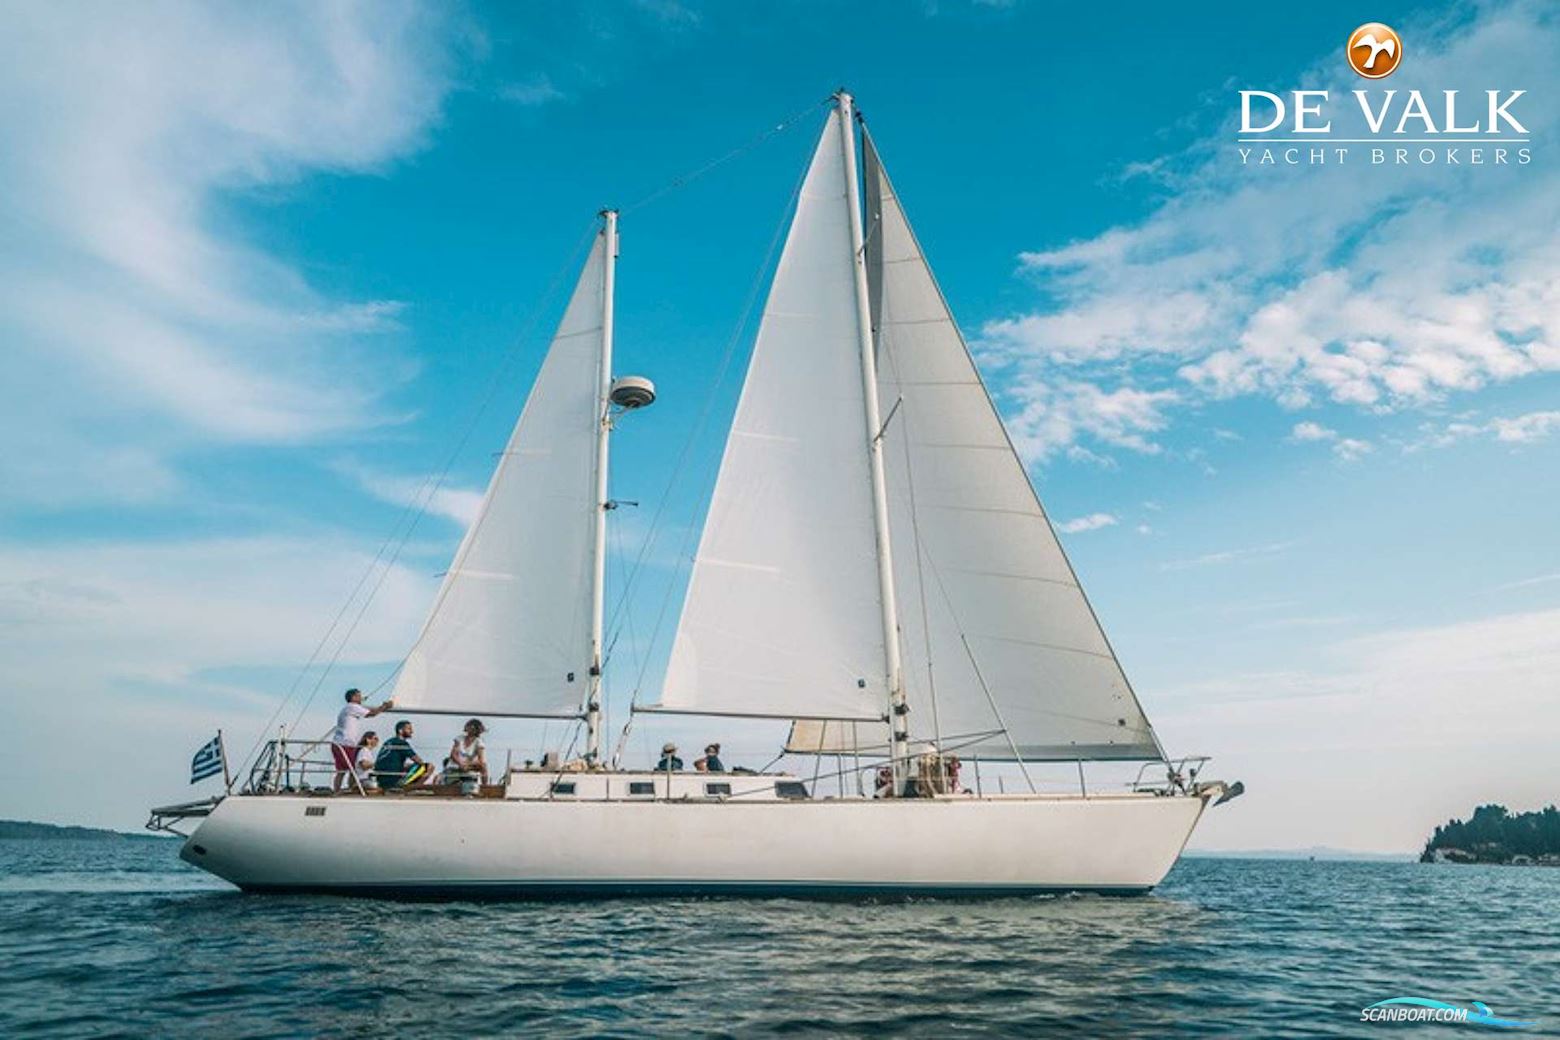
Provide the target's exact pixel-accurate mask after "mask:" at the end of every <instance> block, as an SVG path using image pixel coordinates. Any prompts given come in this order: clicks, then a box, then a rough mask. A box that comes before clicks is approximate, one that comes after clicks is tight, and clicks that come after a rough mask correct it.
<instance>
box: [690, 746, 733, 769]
mask: <svg viewBox="0 0 1560 1040" xmlns="http://www.w3.org/2000/svg"><path fill="white" fill-rule="evenodd" d="M693 768H695V769H697V770H698V771H699V772H701V773H724V772H725V771H726V767H725V766H724V765H723V764H722V763H721V760H720V745H719V744H709V745H707V746H706V747H705V748H704V757H703V758H696V759H694V760H693Z"/></svg>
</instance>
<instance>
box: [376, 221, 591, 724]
mask: <svg viewBox="0 0 1560 1040" xmlns="http://www.w3.org/2000/svg"><path fill="white" fill-rule="evenodd" d="M606 237H607V236H606V233H605V232H603V233H602V234H600V235H598V236H597V237H596V241H595V244H594V245H593V246H592V248H591V251H590V255H589V256H588V257H587V259H586V261H585V269H584V271H583V272H582V273H581V274H580V279H579V283H578V284H577V285H576V286H575V289H574V295H573V296H572V297H571V298H570V300H569V305H568V308H567V309H566V310H565V312H564V315H563V321H562V323H561V324H560V325H559V326H558V331H557V333H556V334H555V335H554V337H553V341H552V346H551V347H550V348H549V349H548V352H547V356H546V358H545V360H543V362H542V367H541V371H540V372H539V373H538V374H537V377H536V382H535V384H534V385H533V386H532V387H531V394H530V397H529V398H527V400H526V403H525V408H524V410H523V411H522V412H521V414H520V420H519V422H518V423H517V424H516V425H515V429H514V433H513V434H512V435H511V436H510V438H509V443H508V444H507V445H506V447H505V449H504V453H503V455H502V456H501V457H500V459H499V462H498V467H497V469H496V470H495V471H494V473H493V478H492V480H491V482H490V483H489V484H488V488H487V493H486V495H484V496H483V499H482V505H481V508H480V510H479V511H478V513H477V518H476V520H475V521H474V522H473V523H472V525H471V527H470V529H469V530H467V532H466V536H465V539H464V540H463V541H462V542H461V545H460V549H459V550H458V551H457V552H456V554H455V561H454V563H452V564H451V565H450V569H449V571H448V572H447V573H446V574H445V576H444V581H443V584H442V585H441V586H440V588H439V594H438V596H437V598H436V599H435V600H434V605H433V610H432V612H431V613H430V614H429V617H428V620H427V623H426V624H425V625H424V626H423V630H422V634H421V635H420V636H419V637H418V639H417V643H416V645H415V646H413V648H412V651H411V653H410V654H409V655H408V656H407V658H406V661H405V663H404V664H403V665H402V667H401V671H400V673H399V675H398V676H397V679H396V684H395V691H394V693H393V696H394V698H395V702H396V707H398V708H405V709H409V710H414V711H431V712H439V711H448V712H460V713H466V712H470V713H473V714H476V713H482V714H492V715H525V716H535V717H577V716H579V715H580V714H581V711H582V701H583V698H584V696H585V690H586V686H587V683H588V682H589V676H588V674H587V673H588V671H589V668H590V661H591V654H590V632H591V558H592V551H593V538H594V535H593V524H594V519H595V507H596V489H595V483H596V477H595V466H596V463H595V457H596V456H595V452H596V443H597V435H598V432H599V423H600V421H601V409H602V407H603V405H602V402H601V400H600V394H601V382H602V380H601V365H602V363H603V350H602V337H603V321H602V315H603V302H604V301H603V294H604V292H605V269H606V251H607V249H608V248H609V245H608V243H607V241H606Z"/></svg>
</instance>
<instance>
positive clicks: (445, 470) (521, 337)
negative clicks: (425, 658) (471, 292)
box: [262, 221, 598, 740]
mask: <svg viewBox="0 0 1560 1040" xmlns="http://www.w3.org/2000/svg"><path fill="white" fill-rule="evenodd" d="M597 233H598V229H597V227H596V222H595V221H592V222H591V225H590V227H589V228H588V229H587V231H586V233H585V234H583V235H582V236H581V237H580V239H579V240H578V241H577V242H576V243H575V245H574V248H573V249H572V250H570V252H569V257H568V259H567V260H565V261H564V263H563V264H562V265H561V266H560V267H559V268H558V269H557V271H556V272H555V273H554V274H553V277H552V279H551V281H550V282H549V283H548V285H547V287H546V288H545V289H544V290H543V291H542V295H541V296H540V297H539V298H538V299H537V302H536V305H535V306H534V307H532V308H531V312H530V314H529V315H527V317H526V319H525V321H524V322H523V323H522V324H521V329H520V332H519V334H518V335H517V336H516V337H515V339H514V341H513V345H512V346H511V347H510V348H509V349H508V350H506V351H505V355H506V356H504V357H503V358H502V359H501V360H500V363H499V365H498V367H497V369H496V370H495V371H494V373H493V376H492V378H491V379H490V380H489V381H488V385H487V387H486V389H485V390H484V392H483V394H482V396H481V399H480V400H479V401H478V403H477V406H476V408H475V409H474V410H473V411H472V413H471V417H470V418H469V419H468V420H467V422H466V425H465V428H464V429H463V430H462V431H461V434H460V436H459V437H458V438H457V440H456V443H455V446H454V448H452V449H451V450H450V452H449V454H448V455H447V456H446V457H445V459H444V464H443V465H442V466H441V467H440V468H439V471H438V473H437V474H436V475H435V476H434V477H433V478H432V479H431V482H430V483H428V484H427V485H426V487H427V493H426V494H424V495H423V496H422V497H421V499H420V500H417V499H415V498H414V500H413V503H412V505H414V506H415V507H416V508H415V511H414V512H413V515H412V516H411V522H410V523H409V524H408V526H407V528H406V530H405V531H404V532H402V533H401V535H400V538H399V540H398V541H397V542H396V543H395V549H394V552H393V553H392V555H391V557H390V559H389V561H388V562H387V563H386V564H385V566H384V570H383V572H382V573H381V574H380V576H379V580H378V581H377V582H376V583H375V585H374V588H373V590H372V591H371V592H370V593H369V595H368V598H367V599H366V600H365V601H364V602H363V604H362V606H361V608H360V609H359V611H358V614H357V617H356V618H354V619H353V622H352V626H351V627H350V628H349V629H348V631H347V633H346V635H345V636H344V637H343V638H342V641H341V644H340V645H339V646H338V647H337V648H336V652H335V654H333V655H332V657H331V660H330V662H329V663H328V664H327V665H326V666H325V671H324V672H322V673H321V675H320V678H319V680H318V681H317V682H316V683H315V686H314V689H313V690H312V691H311V692H310V694H309V698H308V700H307V701H305V702H304V704H303V707H301V708H299V709H298V714H297V717H296V719H295V720H294V722H293V725H294V726H296V725H297V724H298V722H299V721H301V720H302V718H303V713H304V712H306V711H307V710H308V709H309V706H310V705H311V704H312V703H313V701H314V698H315V696H316V695H318V693H319V691H320V688H321V687H322V686H323V685H324V682H325V679H326V678H327V677H328V676H329V674H330V670H331V669H332V668H333V667H334V666H335V664H336V662H337V661H338V660H339V659H340V657H341V653H342V651H343V650H345V649H346V645H347V643H348V642H349V641H350V640H351V638H352V635H353V634H354V633H355V632H356V630H357V625H358V623H359V622H361V621H362V619H363V615H364V614H365V613H367V611H368V607H369V604H371V603H372V602H373V600H374V597H375V596H376V595H378V592H379V589H380V588H381V587H383V585H384V582H385V579H386V578H387V577H388V576H389V573H390V569H391V568H392V567H393V566H394V565H395V562H396V561H397V560H398V559H399V558H400V555H401V552H402V551H403V550H404V549H405V548H406V545H407V543H408V542H409V541H410V539H411V536H412V534H413V533H414V532H415V531H416V529H417V525H418V524H419V523H420V522H421V521H422V518H423V517H424V516H426V515H427V512H428V507H429V506H430V505H431V504H432V503H433V498H434V496H435V495H436V494H438V492H439V490H440V489H441V488H442V487H443V486H444V482H445V480H446V479H447V478H448V477H449V473H450V470H451V469H452V468H453V467H454V465H455V460H456V459H457V458H459V457H460V455H461V453H462V452H463V451H464V450H465V448H466V445H467V444H468V443H469V442H470V440H471V437H472V435H473V434H474V433H475V432H476V429H477V424H478V423H479V422H480V421H481V419H482V416H483V415H485V414H486V412H487V410H488V408H489V407H490V406H491V405H492V403H493V400H494V398H496V397H497V396H498V392H499V390H500V389H501V388H502V387H503V386H504V385H505V384H506V383H507V382H508V377H509V375H510V372H511V370H512V369H513V367H514V366H515V365H516V364H517V362H518V360H519V356H520V351H519V350H518V349H517V348H518V347H519V345H520V344H521V343H523V342H525V341H526V340H528V339H530V337H531V335H532V334H533V333H534V332H535V329H536V325H537V323H538V322H539V321H541V319H542V315H543V314H544V313H545V311H546V310H547V308H548V306H549V305H550V304H551V302H552V300H553V298H554V297H555V296H556V295H557V292H558V288H559V286H560V285H561V284H562V282H563V280H564V278H565V277H566V276H567V275H568V273H569V271H570V270H572V269H573V268H574V267H576V266H577V265H578V259H579V256H580V253H581V252H582V251H583V250H584V249H585V247H586V246H587V245H588V244H589V243H591V242H592V241H593V240H594V239H595V237H596V235H597ZM409 508H410V507H409ZM484 512H486V510H484ZM480 523H481V517H480V516H479V517H478V519H477V521H476V523H475V524H473V529H475V526H476V524H480ZM450 569H451V570H453V569H454V565H453V564H452V565H451V568H450ZM447 594H448V589H447V588H446V589H442V590H441V592H440V595H439V597H438V599H437V600H436V601H435V603H434V605H433V608H432V610H437V609H438V606H439V603H441V602H443V599H444V596H445V595H447ZM350 602H351V601H350V599H349V600H348V603H349V604H350ZM432 610H430V612H429V613H430V616H431V614H432ZM418 638H419V641H420V640H421V636H420V635H419V637H418ZM414 645H415V644H414ZM401 663H402V664H404V663H405V658H404V657H403V658H402V662H401ZM399 670H400V665H397V666H396V671H399ZM394 674H395V673H394V672H392V673H391V675H392V677H393V675H394ZM388 682H389V678H388V677H387V678H386V679H385V680H384V681H383V682H381V683H380V684H379V686H378V687H375V690H376V691H377V690H379V689H381V688H383V687H384V685H385V684H386V683H388ZM285 704H286V702H285V701H284V702H283V707H285ZM278 714H280V709H278ZM263 739H264V734H262V740H263Z"/></svg>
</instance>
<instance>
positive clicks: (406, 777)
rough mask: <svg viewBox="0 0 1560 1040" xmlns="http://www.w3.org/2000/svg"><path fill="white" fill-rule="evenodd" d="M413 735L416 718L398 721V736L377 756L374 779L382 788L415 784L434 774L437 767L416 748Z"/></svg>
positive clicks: (396, 725) (387, 788) (396, 727)
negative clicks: (413, 722)
mask: <svg viewBox="0 0 1560 1040" xmlns="http://www.w3.org/2000/svg"><path fill="white" fill-rule="evenodd" d="M411 737H412V721H411V719H402V720H401V721H400V722H397V723H396V724H395V736H393V737H391V738H390V739H389V740H387V741H385V746H384V747H382V748H380V749H379V754H378V756H377V757H375V759H374V778H375V779H376V780H378V781H379V787H380V789H381V790H384V791H393V790H396V789H398V788H403V787H415V786H417V785H418V784H422V783H426V782H427V781H428V779H429V778H430V777H432V776H433V767H431V766H430V765H428V763H427V762H424V761H423V760H422V757H421V756H420V755H418V754H417V752H416V751H413V750H412V741H411Z"/></svg>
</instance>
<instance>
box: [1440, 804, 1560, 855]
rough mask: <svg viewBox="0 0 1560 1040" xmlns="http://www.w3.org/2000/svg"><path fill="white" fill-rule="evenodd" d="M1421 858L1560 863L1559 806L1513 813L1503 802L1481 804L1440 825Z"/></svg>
mask: <svg viewBox="0 0 1560 1040" xmlns="http://www.w3.org/2000/svg"><path fill="white" fill-rule="evenodd" d="M1419 860H1420V862H1422V863H1437V862H1451V863H1512V864H1527V863H1540V864H1544V865H1546V866H1547V865H1553V866H1560V809H1556V808H1555V807H1554V806H1553V805H1550V806H1547V807H1545V808H1544V809H1541V810H1539V811H1538V812H1525V813H1517V814H1515V815H1513V814H1512V813H1511V812H1509V811H1508V810H1507V809H1506V807H1505V806H1504V805H1481V806H1479V807H1478V808H1477V809H1475V810H1474V811H1473V815H1472V816H1470V817H1469V818H1468V819H1467V820H1466V821H1464V820H1448V821H1447V822H1446V823H1444V824H1442V825H1441V826H1439V827H1437V828H1436V829H1435V833H1434V834H1432V835H1431V836H1430V840H1429V841H1427V842H1426V843H1425V850H1424V852H1423V853H1421V854H1420V857H1419Z"/></svg>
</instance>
